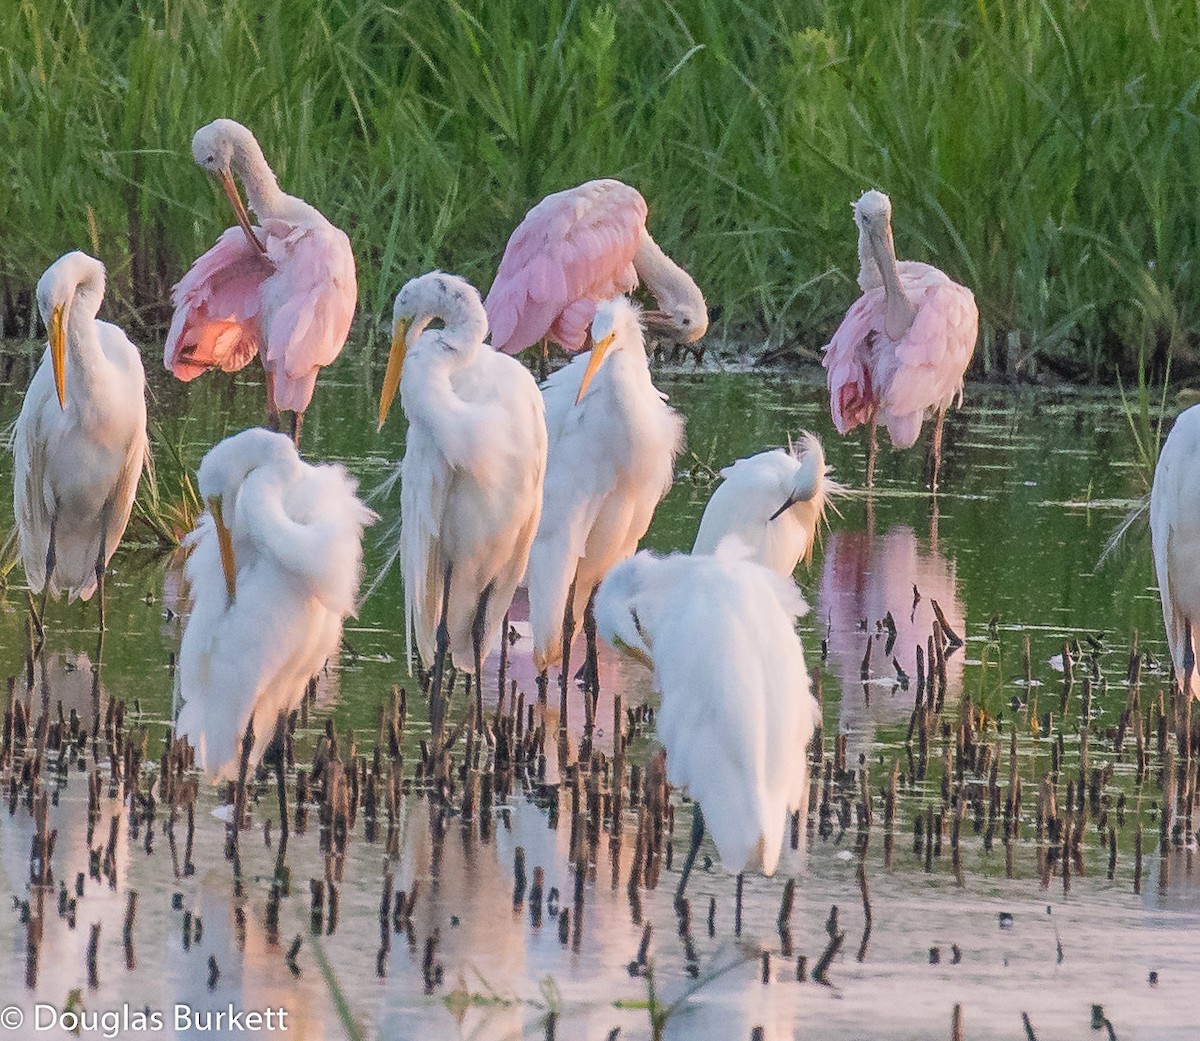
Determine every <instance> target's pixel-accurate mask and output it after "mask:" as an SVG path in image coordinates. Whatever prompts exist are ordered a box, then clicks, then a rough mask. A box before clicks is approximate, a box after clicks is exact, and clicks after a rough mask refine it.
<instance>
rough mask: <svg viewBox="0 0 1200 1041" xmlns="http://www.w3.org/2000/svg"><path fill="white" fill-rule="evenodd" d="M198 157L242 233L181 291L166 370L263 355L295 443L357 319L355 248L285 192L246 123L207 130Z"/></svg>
mask: <svg viewBox="0 0 1200 1041" xmlns="http://www.w3.org/2000/svg"><path fill="white" fill-rule="evenodd" d="M192 156H193V158H194V159H195V160H196V163H197V164H198V165H199V166H201V167H202V168H203V169H204V170H206V171H208V173H210V174H211V175H212V176H213V177H215V178H216V179H217V180H218V181H220V183H221V186H222V187H223V188H224V190H225V194H226V195H228V196H229V202H230V204H231V205H232V206H233V211H234V216H235V217H236V219H237V225H238V226H237V227H233V228H228V229H227V230H226V231H225V232H224V234H222V235H221V237H220V238H219V239H218V240H217V243H216V245H214V246H213V247H212V249H210V250H209V251H208V252H207V253H205V254H204V255H203V256H201V257H200V258H199V259H198V260H197V261H196V263H195V264H193V265H192V267H191V270H190V271H188V273H187V274H186V275H184V276H183V278H182V279H180V281H179V284H178V285H176V286H175V289H174V291H173V293H172V302H173V303H174V305H175V316H174V318H173V319H172V321H171V328H170V331H169V332H168V333H167V341H166V346H165V349H164V352H163V361H164V364H165V365H166V367H167V369H168V370H169V371H171V372H172V373H174V374H175V375H176V376H177V377H178V378H179V379H181V380H184V381H187V380H192V379H195V378H196V377H197V376H199V375H200V374H201V373H203V372H205V371H207V370H208V369H221V370H222V371H224V372H236V371H237V370H238V369H241V368H242V367H243V366H244V365H246V364H247V363H248V362H249V361H250V360H251V359H252V358H253V357H254V356H255V355H256V354H257V355H258V356H259V357H260V358H261V359H262V364H263V370H264V372H265V373H266V383H267V420H268V424H269V425H270V427H271V429H273V430H278V429H279V423H280V419H279V414H280V412H282V411H287V412H291V413H292V440H293V441H294V442H295V443H296V444H297V445H299V443H300V427H301V424H302V423H303V421H304V412H305V410H306V409H307V408H308V406H309V403H310V402H311V401H312V396H313V390H314V388H315V387H316V382H317V374H318V372H320V370H321V369H322V368H323V367H324V366H326V365H330V364H332V363H333V361H334V359H336V358H337V356H338V355H339V354H340V353H341V350H342V346H343V345H344V344H345V342H346V336H347V334H348V333H349V332H350V323H351V321H352V320H353V318H354V308H355V303H356V301H357V299H358V282H357V279H356V276H355V270H354V254H353V252H352V251H351V249H350V240H349V239H348V238H347V237H346V233H345V232H343V231H342V230H341V229H340V228H336V227H334V225H333V224H331V223H330V222H329V221H328V220H327V219H326V218H325V217H324V216H323V215H322V214H321V213H320V211H318V210H317V209H316V207H314V206H310V205H309V204H308V203H307V202H305V201H304V200H303V199H297V198H296V197H294V196H292V195H288V194H286V193H285V192H283V191H281V190H280V188H279V184H278V182H277V181H276V179H275V173H274V171H272V169H271V167H270V166H269V165H268V164H267V161H266V159H265V158H264V157H263V152H262V149H261V148H260V147H259V144H258V141H257V140H255V138H254V135H253V134H252V133H251V132H250V131H249V130H247V129H246V127H244V126H242V125H241V124H240V123H236V122H234V121H233V120H232V119H218V120H216V121H214V122H212V123H209V124H208V125H207V126H203V127H201V128H200V129H199V130H197V131H196V134H195V137H193V138H192ZM234 174H237V176H238V177H239V178H240V179H241V181H242V184H243V185H244V186H245V189H246V198H247V199H248V200H249V203H250V209H251V210H253V211H254V214H255V216H256V217H257V218H258V222H259V223H258V225H257V226H255V225H254V224H253V223H252V221H251V219H250V215H249V213H247V211H246V207H245V205H244V204H243V203H242V199H241V196H240V195H239V194H238V189H237V185H236V184H235V182H234Z"/></svg>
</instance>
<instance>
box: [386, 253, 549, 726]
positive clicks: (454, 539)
mask: <svg viewBox="0 0 1200 1041" xmlns="http://www.w3.org/2000/svg"><path fill="white" fill-rule="evenodd" d="M435 322H436V323H440V324H439V325H434V324H432V323H435ZM486 335H487V316H486V315H485V313H484V310H483V303H482V301H481V300H480V299H479V293H478V292H477V291H476V290H475V287H474V286H472V285H471V284H470V283H468V282H466V281H464V280H463V279H461V278H458V277H456V276H454V275H447V274H444V273H442V272H440V271H434V272H431V273H429V274H425V275H421V276H420V277H419V278H414V279H412V280H411V281H409V282H408V283H406V284H405V285H404V287H403V288H402V289H401V290H400V292H399V293H398V294H397V295H396V301H395V305H394V307H393V311H392V349H391V355H390V357H389V359H388V366H387V372H386V374H385V376H384V382H383V392H382V395H381V397H380V401H379V426H380V428H382V426H383V423H384V420H385V419H386V418H387V413H388V409H389V407H390V405H391V402H392V400H393V398H395V396H396V391H397V388H398V389H399V391H400V403H401V405H402V407H403V409H404V414H405V415H406V416H407V417H408V434H407V438H406V441H405V449H404V459H403V461H402V462H401V464H400V541H399V546H398V553H399V556H400V568H401V571H402V572H403V575H404V605H405V606H404V614H405V632H406V636H407V643H408V647H409V650H410V654H411V648H412V646H413V642H414V638H415V643H416V646H417V649H418V650H419V651H420V653H421V658H422V659H423V660H424V661H425V662H426V663H427V664H428V663H432V665H433V687H434V694H433V696H432V700H431V715H432V716H433V719H432V720H431V721H432V723H433V726H434V735H435V739H436V738H437V737H438V736H439V735H440V730H441V724H442V715H441V713H442V711H443V709H444V705H443V704H442V703H441V700H440V694H441V691H440V684H441V676H442V669H443V668H444V664H445V659H446V655H447V653H449V655H450V658H451V661H452V663H453V665H454V667H455V668H457V669H460V670H462V671H464V672H469V673H470V672H473V673H475V674H476V677H475V692H476V702H475V703H476V724H477V725H479V726H482V722H483V720H482V716H483V700H482V694H481V690H480V685H481V683H482V664H483V658H484V656H485V654H486V651H487V649H488V648H489V647H490V646H491V644H492V642H493V640H495V638H496V635H497V633H498V632H499V630H500V627H501V623H502V622H503V619H504V616H505V613H506V612H507V611H508V608H509V605H510V604H511V603H512V598H513V593H514V592H515V590H516V588H517V583H518V582H519V581H520V580H521V576H522V575H523V574H524V572H525V563H526V561H527V559H528V557H529V547H530V544H531V543H532V542H533V536H534V532H536V531H537V526H538V518H539V517H540V516H541V509H542V479H543V476H544V475H545V472H546V422H545V413H544V409H543V406H542V397H541V395H540V394H539V393H538V388H537V384H536V383H535V382H534V379H533V377H532V376H531V375H530V374H529V372H528V371H527V370H526V369H525V367H524V366H523V365H521V363H520V362H518V361H516V360H515V359H513V358H510V357H509V356H508V355H506V354H501V353H500V352H498V351H494V350H492V348H491V347H490V346H488V345H487V344H485V343H484V342H483V341H484V337H485V336H486Z"/></svg>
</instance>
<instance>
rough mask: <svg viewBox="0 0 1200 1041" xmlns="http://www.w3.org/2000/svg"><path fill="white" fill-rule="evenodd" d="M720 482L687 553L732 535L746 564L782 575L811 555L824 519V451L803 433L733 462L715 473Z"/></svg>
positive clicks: (711, 548) (828, 484)
mask: <svg viewBox="0 0 1200 1041" xmlns="http://www.w3.org/2000/svg"><path fill="white" fill-rule="evenodd" d="M721 476H722V477H723V478H724V480H723V481H722V482H721V483H720V484H719V485H717V489H716V491H714V492H713V493H712V497H711V498H710V499H709V500H708V505H707V506H705V507H704V516H702V517H701V518H700V530H699V531H697V532H696V543H695V545H694V546H693V547H692V553H694V554H698V553H715V552H716V550H717V547H718V546H719V545H720V544H721V542H722V541H724V539H725V538H726V537H727V536H729V535H735V536H736V537H737V539H738V541H739V542H741V543H742V544H743V545H744V546H746V548H747V549H748V550H749V551H750V555H751V557H752V559H754V560H755V561H757V562H758V563H759V564H762V565H763V566H764V567H768V568H770V569H771V570H772V571H774V572H776V573H777V574H780V575H784V576H788V575H791V573H792V572H793V571H795V570H796V565H797V564H798V563H799V562H800V560H801V558H808V557H809V556H811V555H812V547H813V541H814V540H815V539H816V535H817V529H818V527H820V525H821V522H822V521H823V520H824V519H825V509H826V506H827V505H828V503H829V494H830V491H831V490H833V489H834V488H835V487H836V486H834V485H833V482H832V481H830V480H829V477H828V468H827V467H826V465H825V450H824V449H823V448H822V447H821V442H820V441H818V440H817V439H816V437H814V436H813V435H812V434H809V433H807V432H805V433H802V434H801V435H800V442H799V444H797V445H795V446H789V449H788V450H787V451H784V450H783V449H782V448H776V449H773V450H772V451H770V452H760V453H759V454H758V455H752V456H750V457H749V458H747V459H739V460H738V461H737V462H736V463H734V464H733V465H732V466H727V467H725V469H724V470H722V471H721Z"/></svg>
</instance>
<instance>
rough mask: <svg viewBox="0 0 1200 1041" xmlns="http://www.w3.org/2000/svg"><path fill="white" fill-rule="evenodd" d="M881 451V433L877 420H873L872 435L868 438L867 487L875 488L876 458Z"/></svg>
mask: <svg viewBox="0 0 1200 1041" xmlns="http://www.w3.org/2000/svg"><path fill="white" fill-rule="evenodd" d="M878 451H879V431H878V429H877V427H876V424H875V420H873V419H872V420H871V433H870V434H869V435H868V437H867V487H868V488H874V487H875V456H876V454H877V453H878Z"/></svg>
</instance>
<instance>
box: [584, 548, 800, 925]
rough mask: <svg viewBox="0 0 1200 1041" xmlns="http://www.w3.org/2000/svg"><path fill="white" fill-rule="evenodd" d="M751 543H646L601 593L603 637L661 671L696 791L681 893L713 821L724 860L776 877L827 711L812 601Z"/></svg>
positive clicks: (674, 750)
mask: <svg viewBox="0 0 1200 1041" xmlns="http://www.w3.org/2000/svg"><path fill="white" fill-rule="evenodd" d="M744 553H745V547H743V546H741V545H739V544H738V541H737V538H736V536H734V537H732V538H730V539H728V540H727V541H726V542H724V543H722V544H721V546H719V547H718V549H717V552H716V554H715V555H712V556H708V555H702V556H696V557H690V556H685V555H682V554H674V555H672V556H669V557H658V556H655V555H654V554H653V553H650V552H649V551H646V550H643V551H642V552H641V553H638V554H637V555H636V556H634V557H633V558H631V559H629V560H626V561H624V562H622V563H620V564H618V565H616V566H615V567H614V568H613V569H612V570H611V571H610V572H609V573H608V576H607V577H606V578H605V579H604V581H603V583H601V585H600V590H599V592H598V593H597V595H596V624H597V626H598V627H599V630H600V633H601V635H602V636H603V637H604V639H605V640H607V641H608V642H609V643H611V644H613V646H615V647H617V648H618V649H620V650H623V651H626V652H627V653H629V654H630V655H632V656H633V657H636V658H638V659H639V660H641V661H642V662H643V663H644V664H646V665H648V666H649V667H650V668H651V669H653V671H654V686H655V688H656V689H657V690H658V691H660V692H661V694H662V705H661V707H660V708H659V711H658V717H657V723H658V736H659V738H660V740H661V741H662V743H663V745H664V747H665V748H666V751H667V778H668V779H669V780H670V782H671V783H672V784H674V785H677V786H680V787H687V789H688V790H689V792H690V793H691V796H692V798H693V799H695V801H696V807H695V809H694V810H693V811H692V841H691V846H690V848H689V850H688V855H687V860H686V861H685V862H684V866H683V873H682V875H681V877H680V879H679V888H678V890H677V891H676V895H675V899H676V901H679V900H681V899H682V897H683V893H684V889H685V887H686V886H687V880H688V875H689V873H690V872H691V869H692V864H693V863H694V861H695V859H696V851H697V850H698V849H699V847H700V840H701V839H702V838H703V835H704V828H705V825H707V826H708V828H709V829H710V830H711V831H712V836H713V840H714V841H715V842H716V844H717V850H718V851H719V852H720V854H721V861H722V863H724V864H725V866H726V867H727V868H728V869H730V870H732V871H737V872H739V873H741V872H744V871H761V872H762V873H763V874H765V875H771V874H773V873H774V871H775V868H776V867H777V866H778V864H779V858H780V855H781V853H782V851H783V844H784V837H785V835H786V834H787V830H788V818H789V815H790V814H791V813H793V812H797V811H799V812H800V813H801V814H803V813H805V812H806V811H807V805H808V754H807V750H808V744H809V742H810V741H811V740H812V736H813V732H814V731H815V730H816V728H817V727H818V726H820V723H821V710H820V707H819V706H818V705H817V702H816V700H815V699H814V698H813V696H812V694H811V693H810V692H809V687H808V671H807V669H806V668H805V664H804V648H803V647H802V646H801V644H800V638H799V637H798V636H797V635H796V632H795V629H794V622H795V619H796V618H797V617H799V616H800V615H803V614H804V613H805V612H806V611H807V610H808V608H807V606H806V605H805V603H804V600H803V599H802V598H801V596H800V591H799V590H798V589H797V588H796V586H795V584H794V583H793V582H792V581H791V580H790V579H786V578H782V577H780V576H779V575H777V574H776V573H775V572H773V571H769V570H768V569H767V568H765V567H763V566H761V565H760V564H756V563H754V562H753V561H751V560H749V559H748V558H746V557H744V556H743V555H742V554H744ZM739 890H740V887H739Z"/></svg>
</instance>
